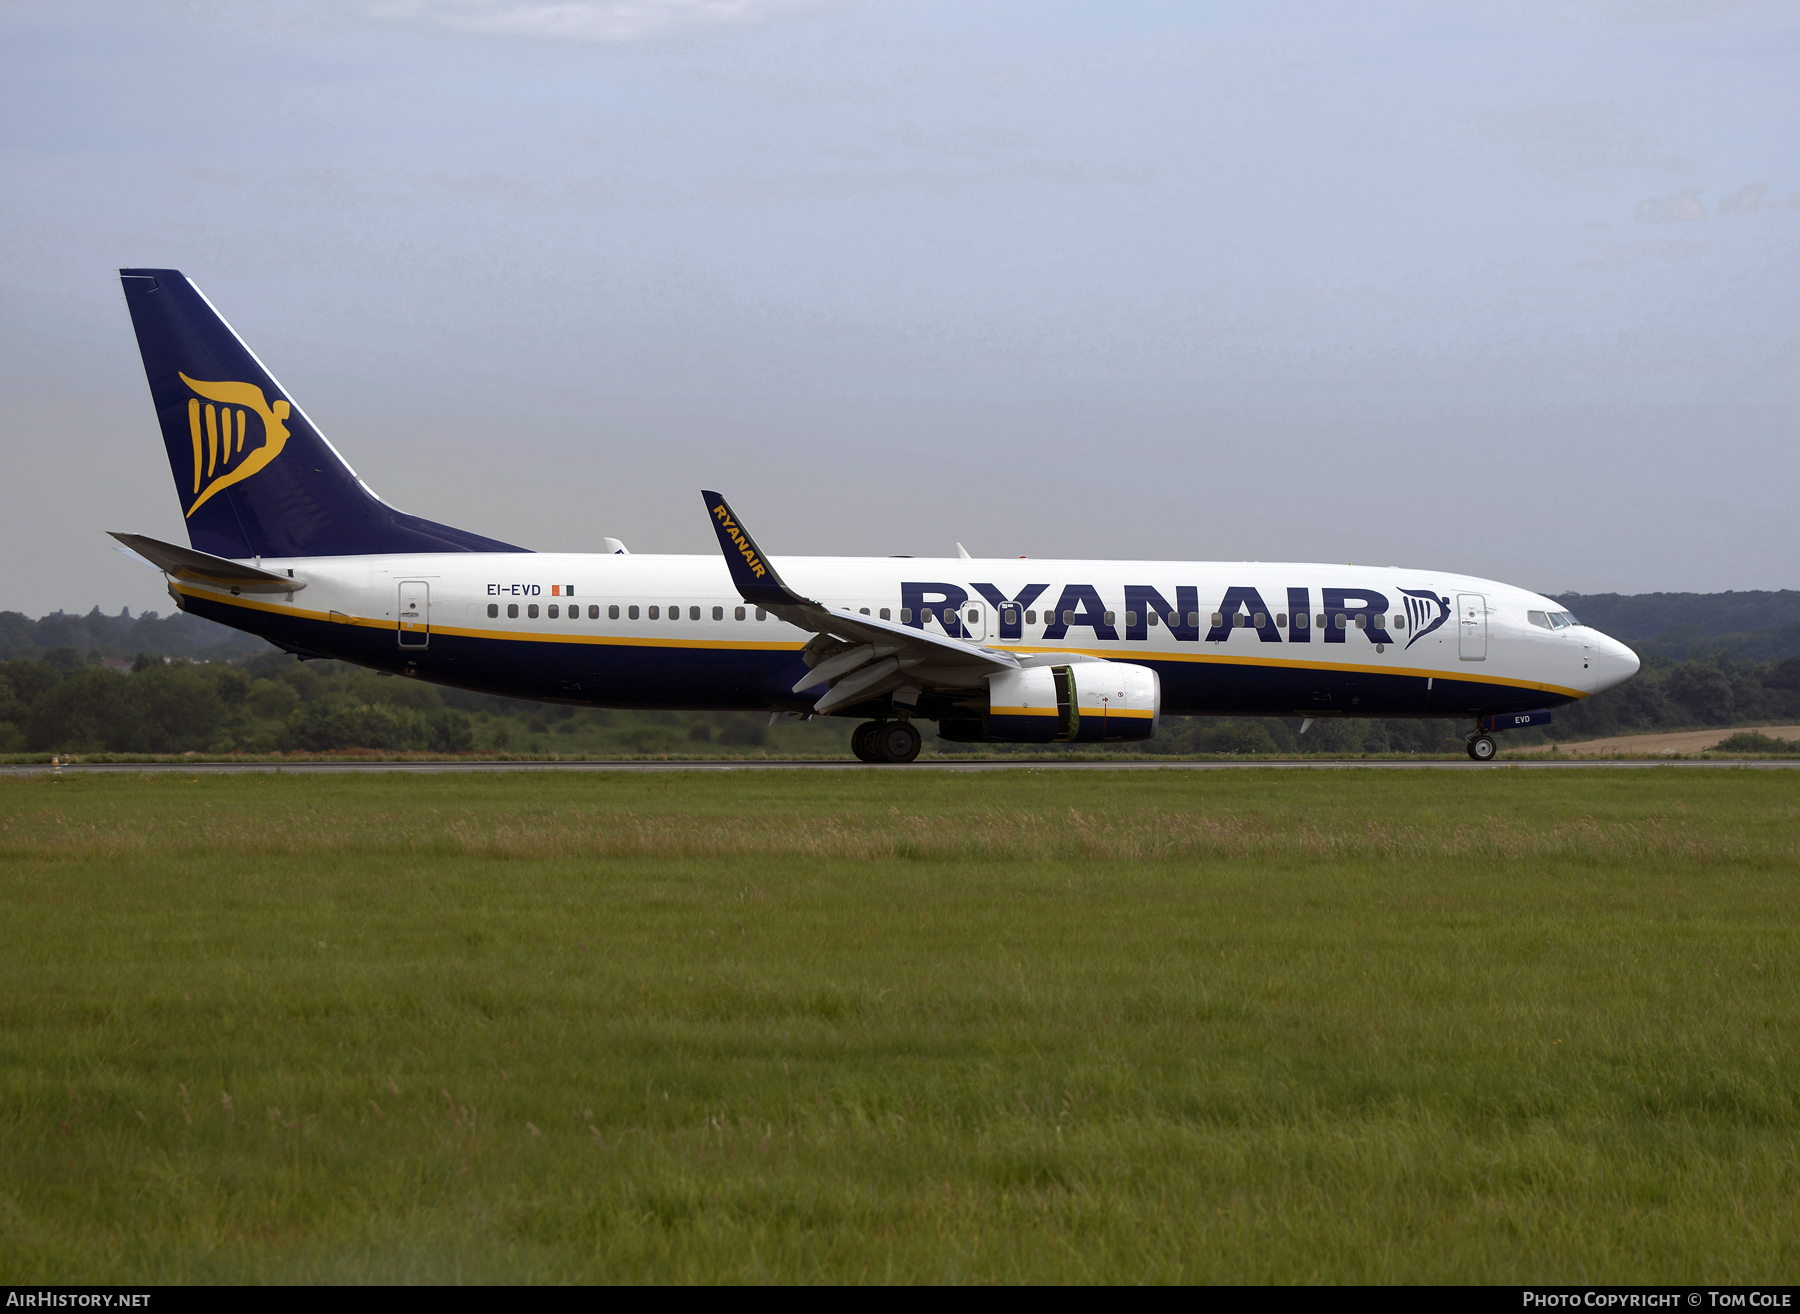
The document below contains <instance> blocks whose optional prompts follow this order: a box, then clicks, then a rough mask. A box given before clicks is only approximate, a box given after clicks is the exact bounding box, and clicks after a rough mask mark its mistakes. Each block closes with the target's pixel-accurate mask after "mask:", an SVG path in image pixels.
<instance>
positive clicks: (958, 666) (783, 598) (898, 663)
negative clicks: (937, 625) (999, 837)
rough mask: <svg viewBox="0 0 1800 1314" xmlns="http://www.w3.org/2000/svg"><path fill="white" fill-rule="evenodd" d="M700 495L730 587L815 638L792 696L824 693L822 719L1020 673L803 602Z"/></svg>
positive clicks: (714, 503)
mask: <svg viewBox="0 0 1800 1314" xmlns="http://www.w3.org/2000/svg"><path fill="white" fill-rule="evenodd" d="M700 495H701V497H703V498H705V499H706V510H707V513H708V514H709V515H710V516H711V517H712V522H713V530H714V532H716V533H717V534H718V536H719V546H720V548H722V549H723V550H724V553H725V564H726V566H727V567H728V568H729V569H730V571H731V582H732V583H733V584H735V585H736V586H737V590H738V593H739V594H740V595H741V596H742V597H743V599H744V601H745V602H748V603H750V604H752V605H753V606H757V607H761V608H762V609H763V610H765V611H767V612H770V613H772V614H773V615H775V616H778V617H780V618H781V619H782V620H784V621H786V622H787V623H788V624H789V625H792V626H795V627H796V628H798V629H802V630H810V631H812V633H813V634H814V635H815V636H816V637H815V638H814V639H813V641H812V642H811V643H809V644H807V645H806V647H805V648H804V649H802V650H801V653H800V656H801V659H802V660H803V661H805V662H806V664H807V665H808V666H809V667H811V670H809V671H808V672H807V674H806V675H805V676H804V677H803V678H802V679H801V680H800V682H799V683H798V684H796V685H795V686H794V692H795V693H799V692H801V691H802V690H805V689H814V688H818V687H819V686H821V685H827V686H829V691H828V692H827V693H826V694H825V695H824V696H823V697H821V698H820V699H819V700H818V702H816V703H815V704H813V711H814V712H816V713H818V714H820V715H824V714H826V713H828V712H831V711H834V710H835V709H837V708H840V707H846V706H850V705H852V704H855V703H860V702H864V701H866V700H867V699H870V698H877V697H879V696H881V695H882V694H885V693H893V692H896V691H900V692H901V693H902V694H904V692H905V691H906V690H909V689H910V690H913V691H915V692H916V691H917V690H919V689H921V688H927V687H929V688H944V689H972V688H979V687H980V686H981V683H982V681H983V680H985V679H986V678H987V677H988V676H990V675H994V674H997V673H998V672H1000V671H1016V670H1018V669H1019V663H1018V662H1017V661H1016V660H1015V659H1014V658H1013V657H1012V655H1011V654H1010V653H1004V652H1000V651H998V650H997V649H994V648H982V647H978V646H976V645H975V644H972V643H963V642H960V641H958V640H956V639H952V638H949V637H947V636H946V637H942V638H940V637H938V636H937V635H933V634H927V633H926V632H925V631H924V630H923V629H916V628H914V627H913V626H911V625H899V624H896V623H894V622H893V621H884V620H877V619H876V618H874V617H873V616H863V615H860V614H857V613H853V612H850V611H848V610H839V611H833V610H831V609H830V608H829V607H827V606H825V605H824V604H823V603H821V602H815V601H813V600H812V599H811V598H807V597H803V596H801V595H800V594H798V593H796V592H794V591H793V590H792V589H790V588H789V587H788V586H787V584H786V583H785V582H783V580H782V578H781V576H780V575H778V574H777V573H776V571H775V567H774V566H772V565H771V564H769V559H768V558H767V557H765V556H764V555H763V551H762V549H761V548H760V547H758V546H757V545H756V540H755V539H753V538H751V537H750V531H749V530H747V529H745V528H744V525H743V522H742V521H740V520H739V519H738V518H737V515H736V514H735V513H734V512H733V511H732V509H731V506H730V504H729V503H728V502H726V500H725V499H724V498H723V497H722V496H720V495H719V494H718V493H714V492H707V491H703V492H702V493H701V494H700Z"/></svg>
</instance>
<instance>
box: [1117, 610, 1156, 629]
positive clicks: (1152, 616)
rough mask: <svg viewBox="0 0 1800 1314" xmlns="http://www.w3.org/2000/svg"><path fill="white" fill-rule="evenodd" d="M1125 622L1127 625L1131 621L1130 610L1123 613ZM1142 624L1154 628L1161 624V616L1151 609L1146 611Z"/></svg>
mask: <svg viewBox="0 0 1800 1314" xmlns="http://www.w3.org/2000/svg"><path fill="white" fill-rule="evenodd" d="M1125 623H1126V624H1127V625H1129V624H1131V623H1132V622H1131V613H1130V612H1126V613H1125ZM1144 624H1146V625H1148V626H1149V627H1150V628H1151V629H1155V628H1156V627H1157V626H1158V625H1160V624H1162V617H1160V616H1158V615H1157V614H1156V613H1155V612H1153V611H1147V612H1145V613H1144Z"/></svg>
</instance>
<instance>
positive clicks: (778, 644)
mask: <svg viewBox="0 0 1800 1314" xmlns="http://www.w3.org/2000/svg"><path fill="white" fill-rule="evenodd" d="M175 589H176V591H177V592H179V593H184V594H186V595H188V596H189V597H193V598H204V599H206V600H207V601H209V602H222V603H224V604H225V605H226V606H230V607H244V608H247V609H249V610H251V611H266V612H271V613H274V614H275V615H279V616H293V617H296V618H298V619H301V620H316V621H327V622H334V623H336V624H339V625H362V626H367V627H371V628H374V629H388V628H390V627H393V628H395V629H397V628H398V627H397V626H395V623H394V622H393V621H391V620H387V619H380V620H377V619H374V618H372V617H368V616H348V615H345V614H344V613H343V612H341V611H338V612H325V611H312V610H310V609H308V608H306V607H295V606H291V605H288V604H285V603H279V602H263V601H262V600H260V599H257V598H246V597H236V598H234V597H232V596H231V595H230V594H228V593H215V592H214V591H213V590H211V589H199V588H192V587H189V586H188V585H186V584H176V586H175ZM427 629H428V632H429V633H432V634H450V635H455V636H456V637H458V638H464V639H515V640H518V641H519V642H521V643H585V644H600V645H609V646H613V647H623V648H712V649H726V650H737V651H750V652H798V651H799V650H800V649H801V648H804V647H805V646H806V644H805V643H804V641H802V642H799V643H794V642H783V641H781V640H758V639H674V638H670V639H639V638H630V637H626V636H622V635H599V634H529V633H526V634H521V633H516V632H514V631H512V630H471V629H464V628H462V627H460V626H451V625H432V626H429V627H427Z"/></svg>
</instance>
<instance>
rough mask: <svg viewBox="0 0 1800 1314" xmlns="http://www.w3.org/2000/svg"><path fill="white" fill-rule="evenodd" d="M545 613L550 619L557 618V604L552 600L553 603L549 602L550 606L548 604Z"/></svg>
mask: <svg viewBox="0 0 1800 1314" xmlns="http://www.w3.org/2000/svg"><path fill="white" fill-rule="evenodd" d="M545 614H546V615H547V616H549V617H550V619H551V620H555V619H556V618H557V616H558V614H559V610H558V608H557V605H556V604H555V603H554V602H553V603H551V604H550V606H549V608H548V609H547V611H546V612H545Z"/></svg>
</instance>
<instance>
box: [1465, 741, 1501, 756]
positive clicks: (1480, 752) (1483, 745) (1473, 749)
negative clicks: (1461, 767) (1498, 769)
mask: <svg viewBox="0 0 1800 1314" xmlns="http://www.w3.org/2000/svg"><path fill="white" fill-rule="evenodd" d="M1499 751H1500V746H1499V745H1498V744H1496V743H1495V742H1494V737H1493V736H1492V735H1471V736H1470V737H1469V756H1470V757H1472V758H1474V759H1475V760H1476V761H1477V762H1492V761H1493V760H1494V754H1495V753H1498V752H1499Z"/></svg>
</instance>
